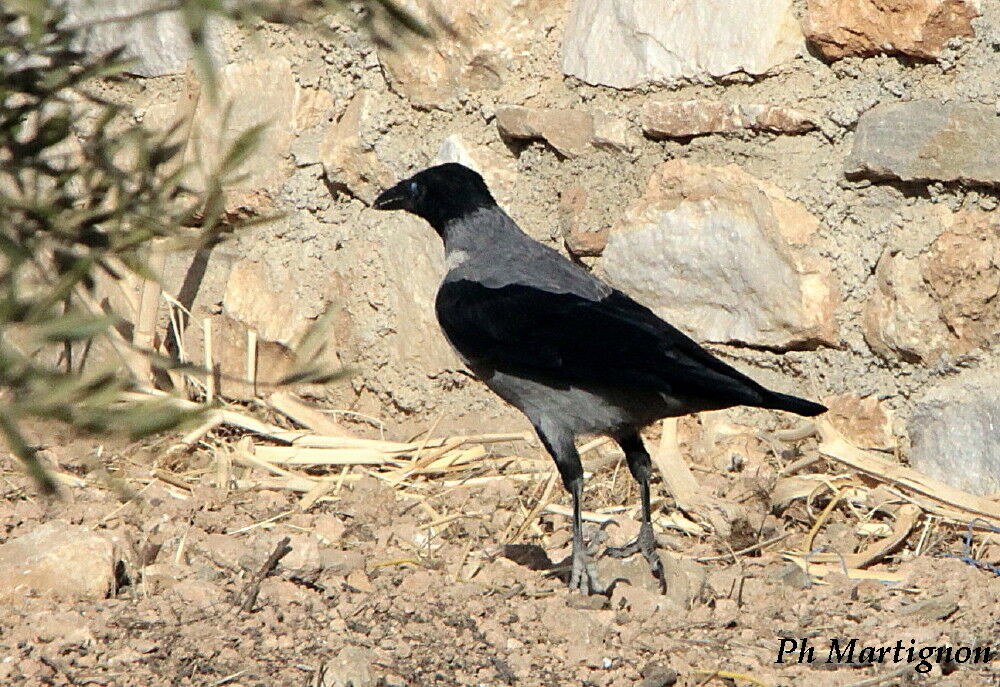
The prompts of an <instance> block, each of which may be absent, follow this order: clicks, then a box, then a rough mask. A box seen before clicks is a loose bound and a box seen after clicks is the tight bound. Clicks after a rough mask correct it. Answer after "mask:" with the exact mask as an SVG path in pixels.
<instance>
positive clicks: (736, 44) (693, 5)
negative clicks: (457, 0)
mask: <svg viewBox="0 0 1000 687" xmlns="http://www.w3.org/2000/svg"><path fill="white" fill-rule="evenodd" d="M801 48H802V32H801V29H800V28H799V25H798V22H797V21H796V20H795V15H794V13H793V11H792V3H791V0H761V2H755V3H738V2H731V1H730V0H682V1H681V2H674V3H670V4H669V5H664V3H662V2H660V0H576V2H575V4H574V6H573V10H572V11H571V13H570V16H569V19H568V20H567V23H566V35H565V37H564V39H563V48H562V69H563V73H565V74H568V75H570V76H575V77H577V78H578V79H580V80H581V81H585V82H587V83H589V84H594V85H602V86H612V87H614V88H634V87H636V86H642V85H646V84H669V83H672V82H676V81H678V80H683V79H699V78H705V77H720V76H725V75H727V74H732V73H734V72H746V73H748V74H766V73H768V72H770V71H771V70H773V69H774V68H775V67H777V66H778V65H780V64H782V63H784V62H787V61H789V60H791V59H792V58H793V57H795V56H796V55H797V54H798V53H799V52H800V50H801Z"/></svg>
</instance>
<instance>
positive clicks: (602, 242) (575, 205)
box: [559, 183, 608, 257]
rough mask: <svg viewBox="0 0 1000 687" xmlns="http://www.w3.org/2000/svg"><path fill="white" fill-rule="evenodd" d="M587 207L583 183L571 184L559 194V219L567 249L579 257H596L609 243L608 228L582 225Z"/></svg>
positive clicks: (585, 190)
mask: <svg viewBox="0 0 1000 687" xmlns="http://www.w3.org/2000/svg"><path fill="white" fill-rule="evenodd" d="M586 207H587V189H586V188H585V187H584V186H583V185H582V184H577V183H574V184H571V185H570V186H568V187H566V188H565V189H564V190H563V192H562V193H561V194H560V195H559V219H560V221H561V223H562V231H563V241H565V243H566V249H567V250H568V251H569V252H570V253H572V254H573V255H575V256H577V257H595V256H598V255H600V254H601V253H602V252H603V251H604V246H606V245H607V243H608V229H607V228H606V227H599V228H596V229H592V228H589V227H586V228H585V227H583V226H582V221H581V220H582V215H583V213H584V210H585V209H586Z"/></svg>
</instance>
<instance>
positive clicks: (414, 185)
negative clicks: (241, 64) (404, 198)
mask: <svg viewBox="0 0 1000 687" xmlns="http://www.w3.org/2000/svg"><path fill="white" fill-rule="evenodd" d="M419 188H420V187H419V186H417V182H415V181H411V182H410V195H412V196H415V195H417V190H418V189H419Z"/></svg>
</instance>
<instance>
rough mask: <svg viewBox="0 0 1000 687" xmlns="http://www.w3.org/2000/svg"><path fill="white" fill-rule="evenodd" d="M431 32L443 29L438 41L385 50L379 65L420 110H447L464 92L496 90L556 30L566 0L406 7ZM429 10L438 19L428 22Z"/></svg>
mask: <svg viewBox="0 0 1000 687" xmlns="http://www.w3.org/2000/svg"><path fill="white" fill-rule="evenodd" d="M404 4H406V5H407V9H408V10H409V11H411V12H413V13H414V14H415V15H416V16H418V17H420V18H422V19H425V20H429V21H428V23H429V24H430V25H432V26H435V25H440V24H442V23H443V24H444V25H445V26H447V27H448V29H447V30H446V31H445V30H441V31H439V32H438V34H437V36H435V39H434V40H433V41H423V42H421V43H420V44H418V45H414V46H409V47H403V48H401V49H400V46H398V45H397V46H395V49H394V47H392V46H389V45H383V46H380V48H379V61H380V62H381V63H382V65H383V67H385V69H386V76H387V77H388V79H389V83H390V85H391V86H392V87H393V88H394V89H395V90H397V91H399V92H400V93H402V94H403V95H405V96H406V97H407V98H408V99H409V100H410V102H411V103H412V104H414V105H416V106H417V107H421V108H432V107H442V106H445V105H446V103H447V102H448V101H449V100H450V99H451V98H452V97H453V96H455V95H457V94H458V93H460V92H462V91H463V90H465V89H473V90H478V89H496V88H499V87H500V86H501V85H502V84H503V83H504V82H505V81H506V80H507V79H508V78H509V73H510V65H512V64H515V63H517V62H519V61H520V60H522V59H523V58H525V57H527V56H528V55H529V54H530V46H531V43H532V41H533V40H536V39H541V38H543V35H544V29H547V28H551V27H552V26H554V24H555V22H556V20H557V18H558V16H559V14H560V12H561V10H562V8H563V5H564V2H563V0H442V1H441V2H436V3H434V4H433V5H430V4H428V3H414V2H410V3H404ZM429 8H433V12H434V13H435V14H436V15H438V17H437V18H434V19H432V18H431V17H429V16H428V12H429Z"/></svg>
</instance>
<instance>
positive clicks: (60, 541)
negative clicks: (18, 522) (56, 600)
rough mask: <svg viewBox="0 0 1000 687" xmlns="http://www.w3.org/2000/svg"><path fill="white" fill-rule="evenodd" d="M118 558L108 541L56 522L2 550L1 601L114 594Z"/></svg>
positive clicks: (36, 530) (46, 524)
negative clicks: (23, 597) (32, 595)
mask: <svg viewBox="0 0 1000 687" xmlns="http://www.w3.org/2000/svg"><path fill="white" fill-rule="evenodd" d="M117 560H118V557H117V556H116V552H115V550H114V546H113V545H112V543H111V542H110V541H108V539H107V538H105V537H102V536H101V535H99V534H95V533H94V532H92V531H90V530H88V529H87V528H85V527H80V526H76V525H70V524H67V523H65V522H63V521H61V520H53V521H51V522H47V523H44V524H42V525H39V526H38V527H37V528H36V529H34V530H32V531H31V532H28V533H27V534H23V535H21V536H19V537H16V538H14V539H11V540H10V541H8V542H7V543H5V544H3V545H2V546H0V598H2V599H11V598H17V597H22V596H24V595H25V594H45V595H52V596H57V597H61V598H66V599H104V598H107V597H108V595H109V594H111V593H112V592H113V591H114V588H115V564H116V562H117Z"/></svg>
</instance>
